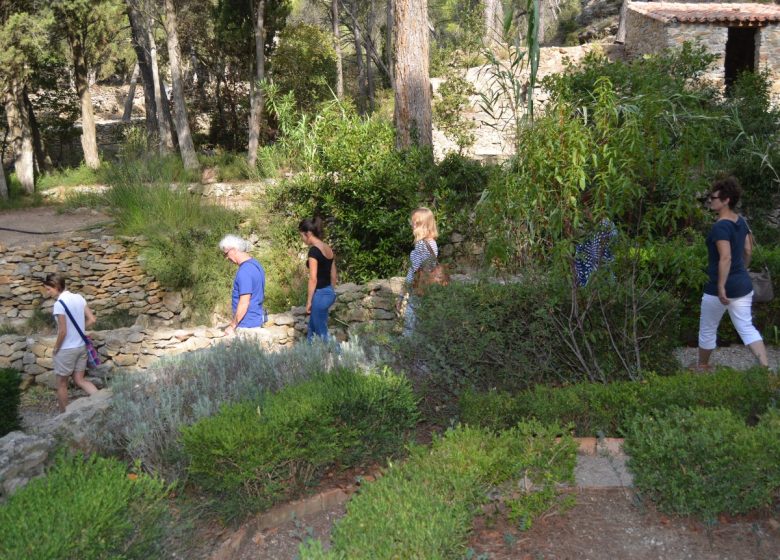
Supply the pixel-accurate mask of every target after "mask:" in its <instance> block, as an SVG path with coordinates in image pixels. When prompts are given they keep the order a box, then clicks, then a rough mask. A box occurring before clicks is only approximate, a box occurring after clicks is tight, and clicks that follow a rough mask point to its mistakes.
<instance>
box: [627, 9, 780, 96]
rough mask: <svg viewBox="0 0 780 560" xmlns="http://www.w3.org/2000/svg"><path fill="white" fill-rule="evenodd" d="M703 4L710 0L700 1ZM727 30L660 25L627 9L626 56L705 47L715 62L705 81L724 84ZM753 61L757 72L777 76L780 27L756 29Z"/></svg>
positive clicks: (722, 27)
mask: <svg viewBox="0 0 780 560" xmlns="http://www.w3.org/2000/svg"><path fill="white" fill-rule="evenodd" d="M700 1H702V2H706V1H709V0H700ZM727 40H728V27H727V26H725V25H720V24H718V25H715V24H692V23H666V24H665V23H663V22H661V21H658V20H656V19H653V18H650V17H647V16H644V15H642V14H640V13H637V12H635V11H634V10H632V9H630V8H629V10H628V12H627V13H626V42H625V45H626V53H627V54H628V55H629V56H631V57H637V56H643V55H646V54H656V53H660V52H662V51H663V50H664V49H667V48H679V47H681V46H682V45H683V43H685V42H686V41H688V42H692V43H698V44H700V45H702V46H704V48H705V49H707V51H708V52H710V53H712V54H714V55H715V56H716V57H717V58H716V59H715V61H714V62H713V63H712V66H711V67H710V71H709V72H708V73H707V74H706V78H707V79H709V80H712V81H714V82H716V83H719V84H721V85H722V84H723V82H724V78H725V60H726V41H727ZM756 51H757V54H758V56H757V57H756V60H757V63H758V67H759V69H762V70H763V69H764V68H767V69H769V71H770V73H771V74H772V75H773V76H774V77H777V76H778V74H780V25H776V24H773V25H767V26H765V27H760V28H758V34H757V40H756Z"/></svg>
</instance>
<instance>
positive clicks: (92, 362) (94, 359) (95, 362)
mask: <svg viewBox="0 0 780 560" xmlns="http://www.w3.org/2000/svg"><path fill="white" fill-rule="evenodd" d="M57 301H59V302H60V305H62V308H63V309H64V310H65V313H67V314H68V317H70V322H71V323H73V326H74V327H76V330H77V331H78V333H79V335H80V336H81V340H83V341H84V344H85V345H86V346H87V365H88V366H89V367H91V368H95V367H98V366H99V365H100V355H99V354H98V353H97V350H95V345H94V344H92V339H91V338H89V337H88V336H87V335H85V334H84V331H82V330H81V327H79V324H78V323H77V322H76V320H75V319H74V318H73V315H71V313H70V309H68V306H67V305H65V302H64V301H62V300H59V299H58V300H57Z"/></svg>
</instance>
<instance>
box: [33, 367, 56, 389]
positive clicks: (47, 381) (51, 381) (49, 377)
mask: <svg viewBox="0 0 780 560" xmlns="http://www.w3.org/2000/svg"><path fill="white" fill-rule="evenodd" d="M35 383H36V384H37V385H45V386H46V387H48V388H49V389H53V390H56V389H57V376H56V375H55V374H54V372H53V371H47V372H46V373H41V374H40V375H36V376H35Z"/></svg>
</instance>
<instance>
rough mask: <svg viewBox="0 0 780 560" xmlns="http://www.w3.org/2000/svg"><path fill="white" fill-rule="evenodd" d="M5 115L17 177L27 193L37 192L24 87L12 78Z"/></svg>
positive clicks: (8, 87) (6, 98)
mask: <svg viewBox="0 0 780 560" xmlns="http://www.w3.org/2000/svg"><path fill="white" fill-rule="evenodd" d="M4 97H5V99H4V101H5V115H6V118H7V120H8V130H9V132H10V133H11V145H12V146H13V148H14V171H16V178H17V179H18V180H19V183H21V185H22V189H24V192H26V193H27V194H33V193H34V192H35V163H34V159H35V158H34V155H33V154H34V150H33V140H32V131H31V130H30V123H29V120H28V118H27V112H26V111H25V110H24V101H23V100H22V88H21V87H19V84H17V83H16V82H15V81H14V80H10V83H9V84H8V86H7V89H6V92H5V96H4Z"/></svg>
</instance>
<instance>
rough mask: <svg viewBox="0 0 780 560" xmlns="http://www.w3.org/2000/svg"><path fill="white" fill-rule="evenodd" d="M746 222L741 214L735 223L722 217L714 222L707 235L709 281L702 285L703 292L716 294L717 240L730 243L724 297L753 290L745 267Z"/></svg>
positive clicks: (741, 294) (747, 230)
mask: <svg viewBox="0 0 780 560" xmlns="http://www.w3.org/2000/svg"><path fill="white" fill-rule="evenodd" d="M749 231H750V230H749V229H748V225H747V222H746V221H745V220H744V218H743V217H742V216H739V217H738V218H737V221H736V223H735V222H732V221H731V220H727V219H723V220H718V221H717V222H715V225H713V226H712V229H711V230H710V233H709V235H708V236H707V258H708V262H707V276H709V281H708V282H707V284H706V285H705V286H704V293H705V294H709V295H711V296H717V295H718V261H719V260H720V254H719V253H718V247H717V242H718V241H728V242H729V244H730V245H731V268H730V269H729V275H728V277H727V278H726V297H727V298H729V299H731V298H741V297H743V296H746V295H748V294H749V293H750V292H752V291H753V284H752V282H751V281H750V275H749V274H748V272H747V268H745V259H744V256H745V238H746V237H747V235H748V233H749Z"/></svg>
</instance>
